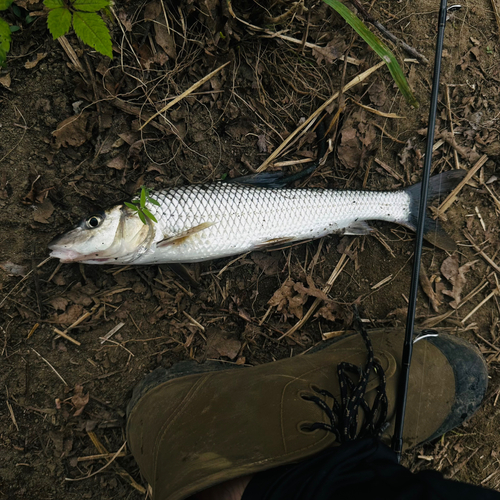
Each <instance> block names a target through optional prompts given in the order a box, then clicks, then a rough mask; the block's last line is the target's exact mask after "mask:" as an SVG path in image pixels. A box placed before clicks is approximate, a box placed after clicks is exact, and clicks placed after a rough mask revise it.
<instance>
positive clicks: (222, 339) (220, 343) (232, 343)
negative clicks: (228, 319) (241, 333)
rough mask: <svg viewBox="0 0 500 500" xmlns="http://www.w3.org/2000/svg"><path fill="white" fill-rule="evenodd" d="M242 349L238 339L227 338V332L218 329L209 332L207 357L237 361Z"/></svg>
mask: <svg viewBox="0 0 500 500" xmlns="http://www.w3.org/2000/svg"><path fill="white" fill-rule="evenodd" d="M240 349H241V342H240V341H239V340H237V339H231V338H228V337H227V334H226V333H225V332H222V331H221V330H218V329H211V331H209V332H207V357H209V358H218V357H220V356H225V357H227V358H229V359H235V358H236V356H238V353H239V352H240Z"/></svg>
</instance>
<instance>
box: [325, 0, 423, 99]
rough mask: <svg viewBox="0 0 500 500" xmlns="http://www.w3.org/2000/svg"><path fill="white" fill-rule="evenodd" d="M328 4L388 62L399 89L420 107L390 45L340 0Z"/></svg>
mask: <svg viewBox="0 0 500 500" xmlns="http://www.w3.org/2000/svg"><path fill="white" fill-rule="evenodd" d="M323 1H324V2H325V3H326V4H327V5H329V6H330V7H331V8H332V9H334V10H335V11H336V12H337V13H338V14H340V15H341V16H342V17H343V18H344V21H346V22H347V24H349V25H350V26H351V28H353V29H354V31H356V33H357V34H358V35H359V36H360V37H361V38H362V39H363V40H364V41H365V42H366V43H367V44H368V45H369V46H370V47H371V48H372V49H373V50H374V51H375V52H376V53H377V54H378V55H379V56H380V57H381V58H382V60H383V61H384V62H385V63H386V64H387V67H388V68H389V71H390V73H391V75H392V78H393V79H394V81H395V82H396V85H397V86H398V87H399V90H400V91H401V93H402V94H403V96H404V98H405V99H406V101H407V102H408V103H409V104H411V105H412V106H414V107H415V108H418V101H417V100H416V99H415V96H414V95H413V92H412V91H411V89H410V86H409V85H408V82H407V81H406V78H405V75H404V73H403V70H402V69H401V66H400V65H399V64H398V61H397V60H396V58H395V57H394V54H393V53H392V52H391V50H390V49H389V47H387V45H385V43H384V42H382V40H380V38H378V37H377V36H376V35H374V34H373V33H372V32H371V31H370V30H369V29H368V28H367V26H366V25H365V24H364V23H363V21H361V20H360V19H359V18H358V17H357V16H356V15H355V14H353V13H352V12H351V11H350V10H349V9H348V8H347V7H346V6H345V5H344V4H343V3H341V2H339V0H323Z"/></svg>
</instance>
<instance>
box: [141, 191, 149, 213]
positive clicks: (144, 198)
mask: <svg viewBox="0 0 500 500" xmlns="http://www.w3.org/2000/svg"><path fill="white" fill-rule="evenodd" d="M147 194H148V193H147V191H146V188H145V187H143V188H142V189H141V208H144V206H145V205H146V195H147Z"/></svg>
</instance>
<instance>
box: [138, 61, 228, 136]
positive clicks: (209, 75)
mask: <svg viewBox="0 0 500 500" xmlns="http://www.w3.org/2000/svg"><path fill="white" fill-rule="evenodd" d="M228 64H231V61H228V62H227V63H225V64H223V65H222V66H219V67H218V68H217V69H214V70H213V71H212V72H211V73H209V74H208V75H206V76H204V77H203V78H202V79H201V80H198V81H197V82H196V83H195V84H194V85H191V87H189V88H188V89H187V90H186V91H184V92H183V93H182V94H181V95H179V96H177V97H176V98H175V99H173V100H172V101H170V102H169V103H168V104H167V105H166V106H164V107H163V108H161V109H160V111H157V112H156V113H154V114H153V116H150V117H149V118H148V119H147V120H146V121H145V122H144V123H143V124H142V125H141V126H140V127H139V130H142V129H143V128H144V127H145V126H146V125H147V124H148V123H149V122H150V121H151V120H154V119H155V118H156V117H157V116H159V115H161V114H162V113H165V111H167V110H169V109H170V108H171V107H172V106H175V105H176V104H177V103H178V102H179V101H182V99H184V98H185V97H187V96H188V95H189V94H191V93H192V92H194V91H195V90H196V89H197V88H198V87H201V86H202V85H203V84H204V83H205V82H208V80H210V79H211V78H212V77H214V76H215V75H216V74H217V73H218V72H219V71H220V70H221V69H223V68H225V67H226V66H227V65H228Z"/></svg>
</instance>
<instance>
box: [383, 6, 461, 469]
mask: <svg viewBox="0 0 500 500" xmlns="http://www.w3.org/2000/svg"><path fill="white" fill-rule="evenodd" d="M460 8H461V5H452V6H451V7H448V6H447V0H441V5H440V8H439V19H438V37H437V42H436V55H435V60H434V76H433V80H432V91H431V105H430V109H429V122H428V128H427V145H426V150H425V161H424V171H423V175H422V190H421V192H420V205H419V210H418V223H417V234H416V237H415V251H414V257H413V269H412V275H411V283H410V296H409V299H408V314H407V319H406V331H405V339H404V345H403V358H402V364H401V374H400V375H399V381H398V391H397V396H396V403H397V404H396V423H395V429H394V436H393V438H392V449H393V450H394V451H395V452H396V453H397V456H398V461H399V460H400V459H401V452H402V451H403V427H404V417H405V410H406V400H407V395H408V379H409V375H410V364H411V355H412V352H413V328H414V326H415V311H416V308H417V291H418V282H419V274H420V259H421V257H422V243H423V235H424V220H425V211H426V208H427V193H428V190H429V178H430V175H431V164H432V147H433V145H434V129H435V126H436V114H437V105H438V94H439V76H440V73H441V57H442V54H443V41H444V28H445V26H446V21H447V16H448V12H453V11H455V10H458V9H460Z"/></svg>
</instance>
